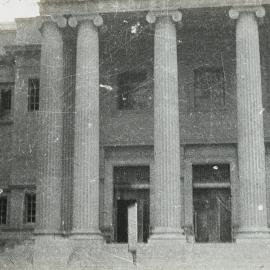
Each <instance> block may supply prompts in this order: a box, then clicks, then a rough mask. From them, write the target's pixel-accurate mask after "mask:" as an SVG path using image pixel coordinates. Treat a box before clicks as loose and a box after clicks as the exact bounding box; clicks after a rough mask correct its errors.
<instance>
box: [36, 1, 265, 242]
mask: <svg viewBox="0 0 270 270" xmlns="http://www.w3.org/2000/svg"><path fill="white" fill-rule="evenodd" d="M119 4H120V5H121V1H119ZM54 5H56V6H58V5H59V14H57V16H56V14H53V13H52V10H51V9H50V8H51V7H52V6H54ZM72 5H73V4H72ZM60 7H61V12H62V13H63V12H64V13H63V14H60V13H61V12H60ZM72 7H75V8H76V7H78V6H77V4H74V6H72ZM128 7H129V8H131V9H134V11H137V9H138V10H139V11H142V10H145V11H147V9H146V7H142V6H140V5H139V6H136V5H135V6H134V7H132V6H128ZM65 8H66V9H67V8H68V6H65V4H64V3H61V1H60V2H59V3H57V4H55V3H54V4H52V5H51V4H49V1H44V3H42V4H41V11H43V12H44V13H45V12H46V13H47V12H49V13H50V12H51V13H52V18H46V20H45V19H44V21H43V24H42V28H41V29H42V30H41V33H42V46H41V67H42V68H41V93H42V96H41V101H40V102H41V103H40V104H41V108H42V113H41V114H40V115H41V120H42V121H44V123H45V122H46V124H45V126H46V127H47V129H44V131H43V133H41V141H40V157H42V158H41V159H40V162H39V164H40V172H41V174H42V175H41V176H40V177H39V182H38V185H37V189H38V197H37V198H38V203H37V205H38V207H39V208H38V219H37V220H38V226H37V228H36V233H37V234H59V235H60V234H61V233H62V229H61V228H62V227H61V226H62V225H61V218H60V217H61V207H62V206H61V185H62V184H61V183H62V175H63V172H62V163H61V155H62V148H63V146H62V133H63V119H62V118H63V116H62V113H61V112H62V111H63V106H64V104H63V101H62V99H61V95H63V94H62V93H63V84H62V82H63V80H61V79H59V78H63V74H64V65H63V53H64V51H63V48H64V46H63V29H64V28H66V27H72V28H73V29H74V30H75V35H76V37H77V38H76V40H77V41H76V43H77V45H76V48H77V49H76V87H75V109H74V121H75V127H74V130H75V133H74V159H73V170H74V177H73V192H72V193H73V197H72V198H73V200H72V202H73V203H72V204H73V207H72V230H71V235H73V236H74V237H78V238H90V239H101V234H100V230H99V179H100V177H99V171H100V165H99V160H100V159H99V154H100V147H99V145H100V143H99V141H100V135H99V77H100V74H99V65H100V63H99V61H100V58H99V43H100V41H99V27H101V26H102V24H103V19H102V15H100V13H101V12H106V9H104V7H103V6H102V5H101V4H100V5H97V6H95V9H94V10H96V11H97V12H95V13H80V11H79V9H78V12H76V13H74V15H71V16H66V15H65V14H70V12H68V11H67V10H66V11H65ZM89 8H90V4H89ZM98 11H100V12H98ZM229 15H230V17H231V18H233V19H235V20H236V29H235V31H236V32H235V35H236V69H237V108H238V111H237V119H238V137H237V138H238V139H237V142H238V162H239V163H238V165H239V180H240V184H239V186H240V187H239V189H240V197H239V202H240V206H241V208H240V209H241V210H240V221H239V230H238V232H237V233H236V236H235V237H236V239H253V238H256V239H257V238H261V237H263V238H265V237H266V238H268V236H269V230H268V227H267V215H266V212H267V203H266V175H265V146H264V131H263V106H262V86H261V70H260V49H259V32H258V18H261V17H263V16H264V15H265V10H264V8H263V7H262V6H259V7H257V6H252V7H235V8H232V9H231V10H230V12H229ZM182 17H183V15H182V13H181V10H180V9H179V7H177V6H175V7H174V6H173V7H169V9H168V7H164V8H160V9H159V10H156V9H154V10H153V11H150V12H148V13H147V16H146V20H147V21H148V22H149V23H151V24H154V168H155V169H154V170H155V178H154V180H153V182H152V183H151V186H150V188H151V189H153V194H154V195H153V196H152V197H151V198H152V199H151V204H152V205H153V204H154V209H155V210H154V214H153V215H150V216H152V220H151V221H150V223H151V227H152V231H151V232H152V234H151V236H150V239H152V240H155V239H158V240H161V239H165V240H168V239H178V240H181V241H185V236H184V231H183V224H185V221H183V220H181V219H182V218H183V215H182V214H181V213H182V212H183V211H184V205H183V201H184V200H183V198H182V196H183V186H182V185H181V175H182V174H183V173H181V169H180V160H181V158H183V157H182V156H183V152H182V151H183V149H182V148H181V147H180V141H181V138H180V133H181V127H180V121H179V111H180V112H181V108H180V106H181V105H179V102H178V101H179V99H181V96H180V97H179V90H178V87H179V82H178V77H179V75H178V74H179V68H180V69H181V66H180V65H181V61H180V62H179V58H180V59H181V54H179V53H177V29H179V27H178V26H177V24H179V23H180V22H181V20H182ZM41 18H45V17H41ZM183 20H184V18H183ZM228 20H229V18H228ZM247 25H249V26H248V27H247ZM180 38H181V37H180ZM177 57H178V61H177ZM52 67H53V68H52ZM74 80H75V78H74ZM51 89H54V91H53V93H52V91H51ZM50 99H52V100H50ZM57 99H58V101H57ZM51 112H53V113H51ZM180 117H181V114H180ZM46 130H47V131H46ZM105 181H106V179H105ZM70 211H71V209H70ZM52 213H54V214H53V215H52ZM65 214H67V215H69V214H71V213H65ZM62 215H63V214H62ZM49 217H50V218H49Z"/></svg>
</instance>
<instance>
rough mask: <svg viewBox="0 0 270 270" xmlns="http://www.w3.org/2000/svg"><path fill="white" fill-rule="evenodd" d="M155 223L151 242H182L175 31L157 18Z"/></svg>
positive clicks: (170, 22) (168, 20)
mask: <svg viewBox="0 0 270 270" xmlns="http://www.w3.org/2000/svg"><path fill="white" fill-rule="evenodd" d="M154 42H155V43H154V44H155V45H154V151H155V182H154V194H155V220H154V228H153V236H152V238H160V239H164V238H165V239H167V238H179V237H180V238H182V231H181V190H180V134H179V105H178V67H177V65H178V64H177V43H176V27H175V23H174V22H173V19H172V17H171V16H166V15H165V16H163V15H162V16H158V17H157V19H156V24H155V37H154Z"/></svg>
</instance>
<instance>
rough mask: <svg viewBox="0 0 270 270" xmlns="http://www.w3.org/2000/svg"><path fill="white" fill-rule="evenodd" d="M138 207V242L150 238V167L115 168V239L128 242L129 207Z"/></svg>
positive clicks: (119, 241)
mask: <svg viewBox="0 0 270 270" xmlns="http://www.w3.org/2000/svg"><path fill="white" fill-rule="evenodd" d="M134 202H137V205H138V213H137V216H138V242H147V239H148V237H149V219H150V218H149V167H148V166H121V167H115V168H114V239H115V240H116V242H118V243H126V242H127V241H128V207H129V206H130V205H131V204H132V203H134Z"/></svg>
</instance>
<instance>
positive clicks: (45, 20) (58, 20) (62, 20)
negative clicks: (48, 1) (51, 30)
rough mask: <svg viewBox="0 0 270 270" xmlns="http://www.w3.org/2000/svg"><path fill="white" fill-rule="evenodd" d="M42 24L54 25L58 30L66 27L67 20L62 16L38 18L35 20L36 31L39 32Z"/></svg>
mask: <svg viewBox="0 0 270 270" xmlns="http://www.w3.org/2000/svg"><path fill="white" fill-rule="evenodd" d="M44 23H55V24H57V26H58V27H59V28H64V27H66V26H67V19H66V18H65V17H64V16H58V15H55V16H40V17H39V18H38V19H37V25H38V29H39V30H40V31H41V30H42V27H43V25H44Z"/></svg>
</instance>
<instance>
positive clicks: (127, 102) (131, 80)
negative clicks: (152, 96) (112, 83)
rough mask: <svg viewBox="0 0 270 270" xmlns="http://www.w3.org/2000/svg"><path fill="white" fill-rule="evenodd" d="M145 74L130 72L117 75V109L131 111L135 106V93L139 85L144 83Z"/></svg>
mask: <svg viewBox="0 0 270 270" xmlns="http://www.w3.org/2000/svg"><path fill="white" fill-rule="evenodd" d="M146 78H147V73H146V72H145V71H140V72H133V71H132V72H131V71H126V72H124V73H121V74H119V75H118V109H119V110H133V109H135V108H136V107H138V106H137V103H138V101H137V100H136V99H137V96H138V94H137V92H138V91H139V90H140V89H141V85H142V83H143V82H144V81H146Z"/></svg>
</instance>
